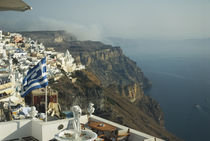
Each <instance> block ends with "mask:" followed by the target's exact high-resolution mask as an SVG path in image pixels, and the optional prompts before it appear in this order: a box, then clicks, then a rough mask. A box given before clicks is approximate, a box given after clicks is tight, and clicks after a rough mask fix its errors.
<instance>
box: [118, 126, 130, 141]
mask: <svg viewBox="0 0 210 141" xmlns="http://www.w3.org/2000/svg"><path fill="white" fill-rule="evenodd" d="M129 136H130V129H128V130H116V131H115V141H128V138H129Z"/></svg>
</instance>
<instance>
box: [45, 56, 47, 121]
mask: <svg viewBox="0 0 210 141" xmlns="http://www.w3.org/2000/svg"><path fill="white" fill-rule="evenodd" d="M46 67H47V57H46ZM46 73H47V71H46ZM45 116H46V117H45V122H47V86H45Z"/></svg>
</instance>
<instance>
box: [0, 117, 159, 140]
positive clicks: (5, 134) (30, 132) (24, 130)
mask: <svg viewBox="0 0 210 141" xmlns="http://www.w3.org/2000/svg"><path fill="white" fill-rule="evenodd" d="M70 120H73V118H70V119H62V120H55V121H48V122H43V121H42V120H39V119H24V120H13V121H9V122H0V131H1V132H0V140H8V141H9V140H39V141H48V140H51V141H55V140H56V139H55V135H56V134H58V133H59V132H61V131H63V130H64V129H66V128H67V126H68V123H69V121H70ZM89 120H90V121H95V122H102V123H105V124H108V125H111V126H113V127H116V129H117V130H126V131H127V130H128V129H129V128H128V127H126V126H122V125H120V124H117V123H115V122H112V121H109V120H106V119H103V118H101V117H98V116H94V115H92V116H91V117H90V119H89ZM80 122H81V123H83V124H86V123H87V115H83V116H81V118H80ZM60 127H62V129H61V128H60ZM129 130H130V132H129V138H128V140H129V141H163V140H162V139H159V138H155V137H153V136H150V135H148V134H145V133H142V132H139V131H137V130H134V129H129ZM94 131H95V130H94ZM96 140H97V139H96ZM105 140H106V139H105Z"/></svg>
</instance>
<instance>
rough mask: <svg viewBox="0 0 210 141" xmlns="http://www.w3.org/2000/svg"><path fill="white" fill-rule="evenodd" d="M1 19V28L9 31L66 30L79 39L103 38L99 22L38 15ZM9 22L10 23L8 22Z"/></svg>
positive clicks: (99, 39)
mask: <svg viewBox="0 0 210 141" xmlns="http://www.w3.org/2000/svg"><path fill="white" fill-rule="evenodd" d="M11 21H12V22H8V21H7V22H4V21H0V29H1V28H2V29H3V30H7V31H11V32H12V31H38V30H52V31H54V30H65V31H67V32H69V33H71V34H74V35H75V36H76V37H77V38H78V39H79V40H93V41H102V40H103V28H102V26H100V25H97V24H90V25H88V24H87V25H82V24H76V23H69V22H64V21H59V20H55V19H50V18H45V17H38V18H34V19H24V20H16V21H15V22H14V19H12V20H11ZM8 23H9V24H8Z"/></svg>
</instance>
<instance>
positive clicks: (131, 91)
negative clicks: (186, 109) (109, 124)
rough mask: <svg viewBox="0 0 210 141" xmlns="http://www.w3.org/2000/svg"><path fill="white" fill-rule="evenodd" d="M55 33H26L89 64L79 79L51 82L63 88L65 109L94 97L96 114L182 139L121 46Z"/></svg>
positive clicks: (60, 94) (60, 90) (170, 137)
mask: <svg viewBox="0 0 210 141" xmlns="http://www.w3.org/2000/svg"><path fill="white" fill-rule="evenodd" d="M42 34H43V35H42ZM51 34H52V35H51ZM51 34H50V32H46V33H45V32H39V34H37V33H35V34H33V32H29V33H24V34H23V35H25V36H26V35H27V37H31V38H32V39H34V38H35V39H36V40H38V41H40V42H43V44H44V45H45V46H46V47H54V48H55V50H57V51H63V52H64V51H66V49H68V50H69V51H70V53H71V54H72V56H73V57H74V58H76V60H75V61H77V63H82V64H83V65H86V70H85V71H80V72H75V74H74V75H73V77H75V78H77V81H76V82H75V83H72V82H71V81H70V80H69V79H68V78H67V77H63V78H62V79H60V80H59V83H53V82H52V83H51V85H52V86H53V88H55V89H57V90H58V91H59V101H60V104H61V105H62V108H63V109H70V106H72V105H75V104H79V105H80V106H81V107H83V108H84V109H85V108H86V107H87V104H88V102H89V101H92V102H94V103H95V106H96V112H95V114H97V115H99V116H102V117H104V118H107V119H110V120H113V121H115V122H118V123H120V124H124V125H127V126H129V127H131V128H134V129H137V130H140V131H142V132H146V133H149V134H151V135H154V136H157V137H161V138H164V139H166V140H179V139H178V138H177V137H175V136H174V135H172V134H170V133H169V132H167V131H166V130H165V128H164V116H163V112H162V110H161V108H160V106H159V104H158V103H157V102H156V101H155V100H153V99H152V98H150V97H148V96H146V95H144V91H143V89H144V88H145V87H147V86H148V84H147V83H148V79H147V78H146V77H145V76H144V74H143V72H142V71H141V69H140V68H139V67H137V65H136V63H135V62H134V61H132V60H131V59H129V58H128V57H126V56H125V55H124V54H123V51H122V50H121V49H120V47H112V46H110V45H105V44H103V43H101V42H93V41H77V40H75V39H74V40H67V39H68V38H67V37H66V35H65V36H64V35H60V34H61V33H59V35H60V36H59V37H57V36H55V35H56V34H57V33H54V32H51ZM42 37H44V39H41V38H42Z"/></svg>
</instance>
